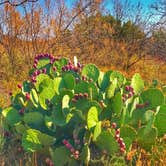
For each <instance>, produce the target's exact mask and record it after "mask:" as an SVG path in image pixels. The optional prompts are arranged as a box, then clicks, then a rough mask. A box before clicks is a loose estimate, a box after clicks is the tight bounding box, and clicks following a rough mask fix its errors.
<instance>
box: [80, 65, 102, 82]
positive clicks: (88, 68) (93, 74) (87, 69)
mask: <svg viewBox="0 0 166 166" xmlns="http://www.w3.org/2000/svg"><path fill="white" fill-rule="evenodd" d="M81 74H82V75H83V76H87V77H88V78H91V79H93V81H95V82H96V81H97V80H98V77H99V69H98V68H97V67H96V66H95V65H94V64H87V65H85V66H84V67H83V69H82V73H81Z"/></svg>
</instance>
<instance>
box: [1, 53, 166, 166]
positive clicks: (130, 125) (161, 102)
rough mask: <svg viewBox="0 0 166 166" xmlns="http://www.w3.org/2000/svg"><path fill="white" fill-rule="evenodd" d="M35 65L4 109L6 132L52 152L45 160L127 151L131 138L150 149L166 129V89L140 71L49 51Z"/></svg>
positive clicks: (29, 147)
mask: <svg viewBox="0 0 166 166" xmlns="http://www.w3.org/2000/svg"><path fill="white" fill-rule="evenodd" d="M33 67H34V68H33V69H32V70H30V72H29V75H30V79H29V80H26V81H24V82H23V83H22V84H19V85H18V88H19V89H20V90H19V92H18V93H16V94H12V95H11V105H10V106H9V107H7V108H4V109H3V110H2V113H1V114H2V117H3V123H4V130H5V132H4V136H5V137H6V139H8V140H9V142H10V139H11V137H14V138H17V139H18V140H20V142H21V146H22V148H23V149H24V151H26V152H29V153H33V152H40V153H44V154H45V156H51V158H47V159H46V164H47V165H50V166H51V165H54V164H55V165H59V166H63V165H66V164H68V165H72V166H73V165H88V164H89V163H90V162H92V161H93V160H94V157H93V156H94V154H93V153H96V156H99V157H102V156H103V155H106V156H108V157H111V156H115V155H121V156H125V154H126V152H128V151H130V150H131V148H132V145H133V142H135V143H137V144H138V145H139V146H140V147H141V148H144V149H145V150H148V151H150V150H151V148H152V147H153V145H155V142H156V140H157V139H160V138H161V137H163V135H164V134H165V133H166V126H165V125H164V124H163V123H164V122H165V116H166V103H165V96H164V93H163V92H162V90H160V89H157V88H148V87H144V81H143V80H142V78H141V76H140V75H139V74H138V73H136V74H135V75H134V76H133V77H132V79H131V80H130V79H127V78H125V77H124V76H123V75H122V74H121V73H120V72H118V71H107V72H105V73H103V72H101V71H99V69H98V68H97V67H96V66H95V65H94V64H86V65H82V64H81V63H79V62H77V60H76V58H75V61H74V63H72V62H71V61H70V60H68V59H66V58H55V57H53V56H52V55H49V54H41V55H38V56H36V57H35V60H34V65H33ZM62 158H63V160H62Z"/></svg>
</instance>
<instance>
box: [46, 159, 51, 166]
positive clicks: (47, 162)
mask: <svg viewBox="0 0 166 166" xmlns="http://www.w3.org/2000/svg"><path fill="white" fill-rule="evenodd" d="M50 161H51V160H50V159H49V158H48V157H47V158H46V159H45V163H46V164H47V165H49V164H50Z"/></svg>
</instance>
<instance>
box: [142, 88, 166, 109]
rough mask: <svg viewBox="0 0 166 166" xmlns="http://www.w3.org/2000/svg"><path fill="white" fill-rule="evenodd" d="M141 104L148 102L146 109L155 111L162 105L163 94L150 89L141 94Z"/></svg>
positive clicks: (157, 90)
mask: <svg viewBox="0 0 166 166" xmlns="http://www.w3.org/2000/svg"><path fill="white" fill-rule="evenodd" d="M141 99H142V100H143V102H144V103H145V102H148V104H149V105H148V106H147V107H146V109H156V107H157V106H159V105H162V104H164V94H163V93H162V91H161V90H159V89H155V88H151V89H147V90H145V91H144V92H142V93H141Z"/></svg>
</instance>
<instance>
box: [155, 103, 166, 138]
mask: <svg viewBox="0 0 166 166" xmlns="http://www.w3.org/2000/svg"><path fill="white" fill-rule="evenodd" d="M154 125H155V127H157V129H158V135H159V136H160V137H161V136H163V135H164V134H166V105H161V106H160V108H159V110H158V112H157V114H156V116H155V122H154Z"/></svg>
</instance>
